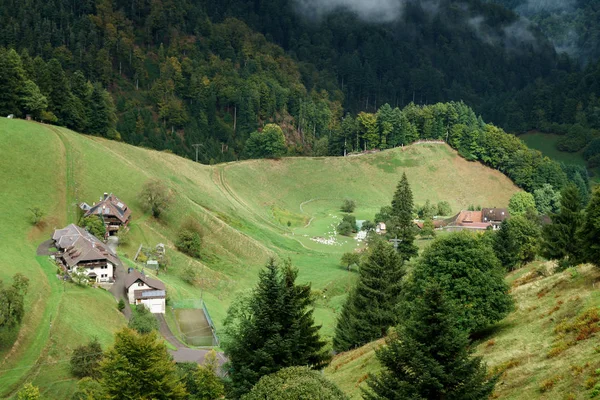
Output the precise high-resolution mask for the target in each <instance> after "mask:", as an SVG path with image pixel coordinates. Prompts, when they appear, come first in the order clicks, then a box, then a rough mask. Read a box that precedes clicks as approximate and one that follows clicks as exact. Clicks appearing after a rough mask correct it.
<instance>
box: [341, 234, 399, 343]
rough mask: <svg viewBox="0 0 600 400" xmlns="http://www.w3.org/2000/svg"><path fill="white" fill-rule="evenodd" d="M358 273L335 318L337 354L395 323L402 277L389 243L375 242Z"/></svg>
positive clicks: (396, 256)
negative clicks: (336, 320) (356, 279)
mask: <svg viewBox="0 0 600 400" xmlns="http://www.w3.org/2000/svg"><path fill="white" fill-rule="evenodd" d="M359 274H360V276H359V279H358V282H357V284H356V287H355V288H354V290H352V292H351V293H350V294H349V295H348V299H347V300H346V303H345V304H344V307H343V308H342V312H341V314H340V317H339V318H338V322H337V326H336V329H335V337H334V339H333V348H334V349H335V350H336V351H345V350H348V349H350V348H353V347H356V346H361V345H363V344H365V343H368V342H370V341H372V340H375V339H379V338H381V337H383V336H385V335H386V332H387V330H388V328H389V327H390V326H394V325H395V324H396V323H397V322H398V312H397V306H398V303H399V301H400V296H401V294H402V278H403V276H404V266H403V261H402V258H401V256H400V254H398V253H397V252H396V251H395V250H394V248H393V247H392V246H391V245H390V244H388V243H386V242H384V241H382V240H379V241H376V242H375V244H374V246H373V249H372V250H371V252H370V254H369V256H368V257H367V258H366V260H365V261H364V262H363V263H362V265H361V267H360V271H359Z"/></svg>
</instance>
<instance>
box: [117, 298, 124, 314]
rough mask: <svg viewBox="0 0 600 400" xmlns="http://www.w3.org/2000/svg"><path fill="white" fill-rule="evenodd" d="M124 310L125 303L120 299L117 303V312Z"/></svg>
mask: <svg viewBox="0 0 600 400" xmlns="http://www.w3.org/2000/svg"><path fill="white" fill-rule="evenodd" d="M124 309H125V301H123V299H120V300H119V302H118V303H117V310H119V311H120V312H123V310H124Z"/></svg>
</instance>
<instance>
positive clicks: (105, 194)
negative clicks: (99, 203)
mask: <svg viewBox="0 0 600 400" xmlns="http://www.w3.org/2000/svg"><path fill="white" fill-rule="evenodd" d="M107 198H108V193H106V192H104V200H106V199H107Z"/></svg>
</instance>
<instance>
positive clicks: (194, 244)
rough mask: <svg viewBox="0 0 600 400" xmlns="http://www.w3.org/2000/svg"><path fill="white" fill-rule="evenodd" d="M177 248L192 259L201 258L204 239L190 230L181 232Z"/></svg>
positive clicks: (176, 244) (176, 243)
mask: <svg viewBox="0 0 600 400" xmlns="http://www.w3.org/2000/svg"><path fill="white" fill-rule="evenodd" d="M175 247H177V250H179V251H181V252H182V253H185V254H187V255H188V256H190V257H194V258H200V250H201V249H202V238H201V237H200V234H199V233H198V232H194V231H191V230H188V229H185V230H182V231H179V235H178V236H177V241H176V242H175Z"/></svg>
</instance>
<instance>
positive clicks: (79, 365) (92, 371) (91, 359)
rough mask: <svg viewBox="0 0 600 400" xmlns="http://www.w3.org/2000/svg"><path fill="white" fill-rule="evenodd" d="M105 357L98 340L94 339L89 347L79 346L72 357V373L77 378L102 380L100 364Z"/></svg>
mask: <svg viewBox="0 0 600 400" xmlns="http://www.w3.org/2000/svg"><path fill="white" fill-rule="evenodd" d="M103 357H104V355H103V353H102V346H100V342H98V338H94V339H92V340H91V341H90V342H89V343H88V344H87V345H82V346H78V347H76V348H75V349H74V350H73V354H72V355H71V373H72V374H73V376H75V377H77V378H85V377H86V376H89V377H90V378H93V379H98V378H100V362H101V361H102V358H103Z"/></svg>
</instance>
